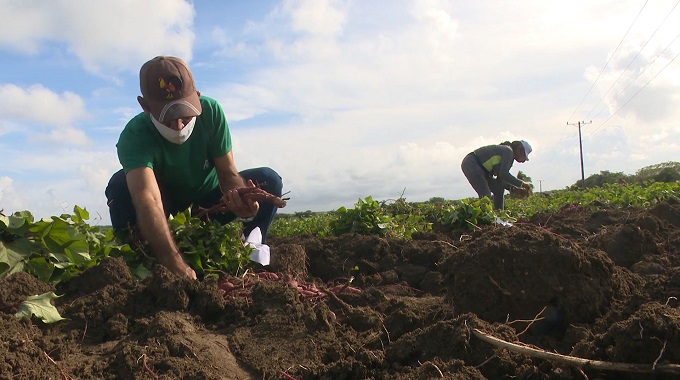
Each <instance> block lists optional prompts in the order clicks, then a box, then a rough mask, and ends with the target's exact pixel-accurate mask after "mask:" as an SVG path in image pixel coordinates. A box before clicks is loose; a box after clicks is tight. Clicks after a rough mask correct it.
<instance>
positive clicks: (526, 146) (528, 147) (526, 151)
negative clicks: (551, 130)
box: [520, 140, 531, 161]
mask: <svg viewBox="0 0 680 380" xmlns="http://www.w3.org/2000/svg"><path fill="white" fill-rule="evenodd" d="M520 142H521V143H522V146H523V147H524V157H526V158H527V161H529V153H531V145H529V143H528V142H526V141H524V140H521V141H520Z"/></svg>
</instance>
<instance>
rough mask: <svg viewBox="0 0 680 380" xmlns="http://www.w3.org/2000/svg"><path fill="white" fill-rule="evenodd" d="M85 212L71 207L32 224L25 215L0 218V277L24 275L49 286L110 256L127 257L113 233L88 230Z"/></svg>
mask: <svg viewBox="0 0 680 380" xmlns="http://www.w3.org/2000/svg"><path fill="white" fill-rule="evenodd" d="M88 219H89V213H88V212H87V210H85V209H83V208H81V207H78V206H75V207H74V209H73V215H69V214H62V215H61V216H53V217H51V218H49V219H41V220H39V221H37V222H36V221H34V218H33V215H32V214H31V213H30V212H28V211H20V212H16V213H14V214H12V215H10V216H5V215H1V214H0V235H1V237H2V239H1V241H0V277H5V276H7V275H9V274H12V273H15V272H20V271H25V272H28V273H30V274H32V275H34V276H35V277H37V278H39V279H41V280H43V281H45V282H51V283H58V282H61V281H65V280H68V279H70V278H72V277H73V276H74V275H76V274H77V273H79V272H80V271H82V270H84V269H86V268H89V267H91V266H93V265H96V264H97V263H99V261H100V260H101V259H103V258H105V257H107V256H109V255H111V254H120V255H125V254H126V253H130V252H131V249H130V247H129V246H128V245H121V244H118V243H117V242H116V239H115V237H114V235H113V231H111V230H110V229H103V228H101V227H92V226H90V225H88V224H87V223H86V222H85V221H86V220H88Z"/></svg>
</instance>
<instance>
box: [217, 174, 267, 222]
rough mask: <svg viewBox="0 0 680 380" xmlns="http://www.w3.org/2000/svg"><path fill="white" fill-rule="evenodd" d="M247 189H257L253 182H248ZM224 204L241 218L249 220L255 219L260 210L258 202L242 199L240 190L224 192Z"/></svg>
mask: <svg viewBox="0 0 680 380" xmlns="http://www.w3.org/2000/svg"><path fill="white" fill-rule="evenodd" d="M246 187H256V186H255V183H253V181H252V180H248V183H247V184H246ZM222 202H223V203H224V204H225V205H226V206H227V208H228V209H229V211H231V212H233V213H234V214H235V215H236V216H238V217H239V218H244V219H249V218H253V217H255V215H257V212H258V211H259V210H260V204H259V203H257V201H256V200H253V199H248V198H242V197H241V195H240V194H239V191H238V189H231V190H227V191H225V192H224V195H223V196H222Z"/></svg>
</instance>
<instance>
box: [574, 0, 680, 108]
mask: <svg viewBox="0 0 680 380" xmlns="http://www.w3.org/2000/svg"><path fill="white" fill-rule="evenodd" d="M645 4H647V3H645ZM678 4H680V0H679V1H678V2H677V3H675V5H674V6H673V8H672V9H671V10H670V11H669V12H668V14H666V17H664V19H663V21H661V23H660V24H659V26H657V27H656V30H654V33H652V35H651V36H649V38H648V39H647V41H645V43H644V45H642V47H641V48H640V49H639V50H638V52H637V54H635V56H634V57H633V58H632V59H631V60H630V61H629V62H628V65H627V66H626V68H625V69H623V71H621V74H619V77H618V78H616V80H615V81H614V82H613V83H612V85H611V86H609V89H608V90H607V92H605V93H604V95H602V97H601V98H600V100H599V101H598V102H597V104H595V106H593V108H592V109H591V110H590V112H588V114H587V115H586V119H587V118H588V116H590V114H591V113H592V112H593V111H594V110H595V108H596V107H597V106H598V105H599V104H600V102H602V100H603V99H604V98H605V97H606V96H607V94H609V91H611V89H612V88H613V87H614V85H616V83H617V82H618V81H619V79H621V77H622V76H623V74H625V73H626V71H627V70H628V68H630V65H632V64H633V62H635V60H636V59H637V57H638V56H639V55H640V53H642V50H644V48H645V47H646V46H647V44H648V43H649V41H651V40H652V38H654V36H655V35H656V32H658V31H659V29H661V27H662V26H663V24H665V23H666V20H668V17H670V15H671V13H673V11H674V10H675V8H676V7H677V6H678ZM643 8H644V7H643ZM641 12H642V11H641ZM638 15H639V14H638ZM631 26H632V25H631ZM628 30H629V31H630V29H628ZM626 34H628V32H626ZM619 45H620V44H619ZM617 49H618V47H617ZM612 57H613V54H612ZM607 62H609V61H607ZM602 71H604V68H603V69H602ZM600 74H602V72H600ZM598 78H599V76H598ZM596 81H597V80H596ZM593 85H595V83H593Z"/></svg>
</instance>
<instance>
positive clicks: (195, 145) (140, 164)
mask: <svg viewBox="0 0 680 380" xmlns="http://www.w3.org/2000/svg"><path fill="white" fill-rule="evenodd" d="M140 88H141V92H142V96H138V97H137V100H138V101H139V105H140V106H141V107H142V110H143V112H141V113H140V114H138V115H137V116H135V117H133V118H132V119H131V120H130V121H129V122H128V124H127V125H126V126H125V129H124V130H123V132H122V133H121V134H120V138H119V140H118V144H116V147H117V149H118V159H119V161H120V163H121V165H122V166H123V169H121V170H120V171H118V172H117V173H115V174H114V175H113V176H112V177H111V180H110V181H109V184H108V186H107V188H106V197H107V199H108V205H109V212H110V215H111V224H112V225H113V228H114V229H115V230H118V229H121V228H125V227H128V226H131V225H135V224H136V225H137V226H138V227H139V229H140V231H141V233H142V236H143V237H144V238H145V239H146V240H147V241H148V242H149V244H150V246H151V249H152V251H153V254H154V256H155V257H156V259H157V260H158V262H159V263H160V264H161V265H164V266H166V267H167V268H168V269H169V270H170V271H172V272H173V273H175V274H176V275H178V276H181V277H186V278H192V279H195V278H196V273H195V272H194V270H193V269H191V268H190V267H189V266H188V265H187V264H186V263H185V262H184V260H183V259H182V255H181V252H180V251H179V249H178V248H177V244H176V243H175V241H174V239H173V237H172V235H171V233H170V229H169V227H168V224H167V218H168V216H169V215H170V214H176V213H178V212H181V211H183V210H186V209H187V208H188V207H189V206H192V205H193V206H194V207H203V208H208V207H211V206H214V205H216V204H218V203H220V202H223V203H224V204H225V205H226V207H227V209H228V210H229V211H228V212H225V213H222V214H217V215H212V216H211V217H212V218H213V219H216V220H218V221H219V222H221V223H228V222H230V221H232V220H234V219H236V218H239V219H240V220H241V221H243V223H244V234H245V235H246V236H248V234H249V233H250V231H252V230H253V229H254V228H256V227H259V228H260V230H261V232H262V236H263V243H265V240H266V235H267V230H268V228H269V226H270V224H271V222H272V219H273V218H274V215H275V214H276V210H277V207H276V206H275V205H272V204H270V203H264V202H263V204H262V205H260V203H259V202H257V201H254V200H252V199H245V198H242V197H241V196H239V194H238V191H237V189H239V188H244V187H255V186H256V184H257V185H258V186H260V187H261V188H262V189H263V190H265V191H267V192H269V193H271V194H273V195H276V196H281V191H282V188H283V182H282V180H281V177H280V176H279V175H278V174H277V173H276V172H275V171H274V170H272V169H271V168H267V167H261V168H254V169H249V170H244V171H241V172H238V171H237V170H236V167H235V165H234V157H233V152H232V146H231V135H230V134H229V127H228V125H227V121H226V119H225V116H224V112H223V111H222V108H221V107H220V105H219V103H217V101H215V100H214V99H211V98H208V97H205V96H201V94H200V92H199V91H197V90H196V87H195V84H194V79H193V75H192V74H191V71H190V70H189V68H188V66H187V65H186V64H185V63H184V62H183V61H182V60H181V59H179V58H176V57H168V56H160V57H156V58H154V59H152V60H150V61H148V62H146V63H145V64H144V65H143V66H142V68H141V70H140Z"/></svg>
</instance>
